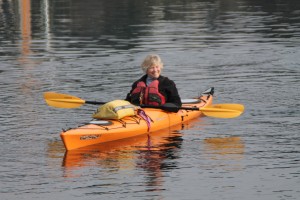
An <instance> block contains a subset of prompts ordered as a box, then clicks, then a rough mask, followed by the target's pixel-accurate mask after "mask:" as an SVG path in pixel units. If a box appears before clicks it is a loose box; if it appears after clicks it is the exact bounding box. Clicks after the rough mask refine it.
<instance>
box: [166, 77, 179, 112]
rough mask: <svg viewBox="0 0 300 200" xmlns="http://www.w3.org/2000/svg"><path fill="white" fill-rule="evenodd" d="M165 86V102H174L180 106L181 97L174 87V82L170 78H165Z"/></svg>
mask: <svg viewBox="0 0 300 200" xmlns="http://www.w3.org/2000/svg"><path fill="white" fill-rule="evenodd" d="M164 85H165V86H166V87H165V93H166V98H167V99H166V102H167V103H174V104H176V105H177V106H178V107H181V105H182V103H181V99H180V96H179V93H178V90H177V87H176V84H175V83H174V81H172V80H170V79H166V83H165V84H164Z"/></svg>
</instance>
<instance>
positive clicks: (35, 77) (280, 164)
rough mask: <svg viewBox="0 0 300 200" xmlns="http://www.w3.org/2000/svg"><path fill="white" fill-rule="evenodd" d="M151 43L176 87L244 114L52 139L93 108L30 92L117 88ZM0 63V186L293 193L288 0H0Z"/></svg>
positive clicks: (59, 192) (295, 69)
mask: <svg viewBox="0 0 300 200" xmlns="http://www.w3.org/2000/svg"><path fill="white" fill-rule="evenodd" d="M153 52H154V53H158V54H160V55H161V57H162V58H163V61H164V64H165V69H164V72H163V74H164V75H166V76H168V77H170V78H171V79H173V80H174V81H175V82H176V84H177V87H178V89H179V92H180V94H181V97H182V98H190V97H194V96H196V95H198V94H200V93H201V92H202V91H204V90H205V89H207V88H209V87H212V86H214V87H215V90H216V95H215V103H240V104H243V105H245V107H246V111H245V113H244V114H243V115H242V116H241V117H239V118H236V119H214V118H209V117H206V118H201V119H196V120H195V121H192V122H189V123H188V124H185V125H184V126H179V127H173V128H172V129H170V130H166V131H161V132H159V133H153V134H151V135H150V136H147V135H145V136H141V137H137V138H134V139H130V140H127V141H119V142H115V143H110V144H107V145H105V146H104V145H102V146H96V147H93V148H85V149H82V150H77V151H72V152H65V149H64V147H63V144H62V142H61V140H60V138H59V132H60V131H61V129H62V128H68V127H75V126H77V125H79V124H83V123H85V122H87V121H88V120H90V119H91V114H92V113H93V111H94V110H95V109H96V107H95V106H91V105H85V106H82V107H81V108H79V109H70V110H65V109H55V108H51V107H48V106H47V105H46V104H45V102H44V100H43V97H42V95H43V92H46V91H56V92H60V93H67V94H71V95H75V96H79V97H81V98H83V99H86V100H99V101H110V100H113V99H119V98H124V97H125V95H126V93H127V92H128V91H129V89H130V85H131V83H132V81H134V80H135V79H137V77H139V76H141V75H142V71H141V70H140V67H139V65H140V63H141V62H142V60H143V58H144V57H145V56H146V55H147V54H148V53H153ZM0 63H1V64H0V77H1V79H0V80H1V81H0V88H1V91H0V106H1V110H0V123H1V126H0V137H1V139H0V143H1V144H0V146H1V164H0V171H1V182H0V195H1V199H5V200H6V199H9V200H12V199H18V200H19V199H26V200H27V199H55V198H56V199H100V198H101V199H107V198H111V199H139V200H140V199H164V200H167V199H168V200H169V199H189V200H193V199H211V200H215V199H226V200H227V199H228V200H229V199H230V200H233V199H236V200H237V199H238V200H240V199H245V200H253V199H264V200H266V199H267V200H275V199H278V200H279V199H280V200H282V199H299V196H300V187H299V185H300V159H299V155H300V154H299V153H300V136H299V125H300V103H299V102H300V91H299V88H300V67H299V66H300V2H299V1H298V0H285V1H280V0H274V1H265V0H238V1H235V0H224V1H217V0H201V1H195V0H190V1H154V0H151V1H135V0H126V1H116V0H112V1H104V0H103V1H102V0H88V1H79V0H72V1H69V0H52V1H49V0H40V1H37V0H31V1H30V0H19V1H17V0H0Z"/></svg>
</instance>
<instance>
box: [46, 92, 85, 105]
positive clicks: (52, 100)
mask: <svg viewBox="0 0 300 200" xmlns="http://www.w3.org/2000/svg"><path fill="white" fill-rule="evenodd" d="M44 99H45V101H46V103H47V104H48V105H49V106H52V107H55V108H78V107H80V106H82V105H83V104H84V103H85V100H82V99H80V98H78V97H74V96H71V95H67V94H60V93H55V92H45V93H44Z"/></svg>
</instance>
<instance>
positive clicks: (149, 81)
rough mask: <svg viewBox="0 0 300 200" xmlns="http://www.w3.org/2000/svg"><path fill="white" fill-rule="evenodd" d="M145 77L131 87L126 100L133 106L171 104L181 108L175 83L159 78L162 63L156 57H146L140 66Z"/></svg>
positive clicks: (162, 77)
mask: <svg viewBox="0 0 300 200" xmlns="http://www.w3.org/2000/svg"><path fill="white" fill-rule="evenodd" d="M141 67H142V69H143V71H144V72H145V75H144V76H142V77H141V78H140V79H139V80H137V81H135V82H134V83H133V85H132V89H131V91H130V93H128V95H127V97H126V100H127V101H130V102H131V103H132V104H135V105H141V104H143V105H155V106H159V105H163V104H165V103H173V104H175V105H176V106H178V107H181V100H180V96H179V94H178V91H177V88H176V85H175V83H174V82H173V81H172V80H170V79H168V78H167V77H164V76H161V75H160V74H161V70H162V69H163V63H162V61H161V59H160V57H159V56H158V55H148V56H147V57H146V58H145V60H144V62H143V63H142V65H141Z"/></svg>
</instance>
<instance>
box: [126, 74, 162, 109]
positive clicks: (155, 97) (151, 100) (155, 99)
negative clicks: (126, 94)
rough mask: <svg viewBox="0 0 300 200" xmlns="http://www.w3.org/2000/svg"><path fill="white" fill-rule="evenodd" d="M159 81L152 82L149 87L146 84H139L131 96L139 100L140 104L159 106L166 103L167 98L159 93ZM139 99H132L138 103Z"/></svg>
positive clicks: (141, 82)
mask: <svg viewBox="0 0 300 200" xmlns="http://www.w3.org/2000/svg"><path fill="white" fill-rule="evenodd" d="M158 84H159V81H158V80H154V81H152V82H151V83H150V84H149V85H148V86H147V85H146V83H145V82H143V81H140V82H138V84H137V86H136V88H135V89H134V90H133V91H132V92H131V96H132V97H135V98H137V97H138V98H139V103H140V104H146V105H154V106H159V105H163V104H165V103H166V98H165V96H164V95H162V94H161V93H160V92H159V91H158ZM136 100H137V99H132V101H136Z"/></svg>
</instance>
